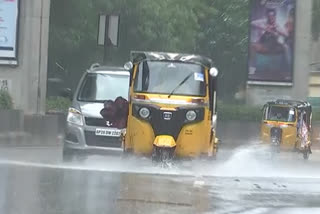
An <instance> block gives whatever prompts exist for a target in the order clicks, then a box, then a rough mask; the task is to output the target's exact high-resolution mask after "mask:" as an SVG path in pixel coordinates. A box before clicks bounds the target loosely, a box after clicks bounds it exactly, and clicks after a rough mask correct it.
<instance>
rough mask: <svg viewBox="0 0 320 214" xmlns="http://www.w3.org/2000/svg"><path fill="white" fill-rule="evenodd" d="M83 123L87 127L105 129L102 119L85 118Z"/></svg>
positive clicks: (105, 125) (104, 122)
mask: <svg viewBox="0 0 320 214" xmlns="http://www.w3.org/2000/svg"><path fill="white" fill-rule="evenodd" d="M85 121H86V125H87V126H101V127H107V124H106V121H105V120H104V119H103V118H94V117H86V118H85Z"/></svg>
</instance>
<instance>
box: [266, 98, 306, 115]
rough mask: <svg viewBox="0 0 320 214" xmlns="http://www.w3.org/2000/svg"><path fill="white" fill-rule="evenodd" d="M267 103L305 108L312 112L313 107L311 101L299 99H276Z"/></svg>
mask: <svg viewBox="0 0 320 214" xmlns="http://www.w3.org/2000/svg"><path fill="white" fill-rule="evenodd" d="M267 105H283V106H288V107H293V108H297V109H304V110H306V111H307V112H311V111H312V108H311V105H310V103H308V102H305V101H299V100H276V101H272V102H267Z"/></svg>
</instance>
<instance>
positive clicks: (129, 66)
mask: <svg viewBox="0 0 320 214" xmlns="http://www.w3.org/2000/svg"><path fill="white" fill-rule="evenodd" d="M123 67H124V69H126V70H128V71H130V73H131V70H132V68H133V63H132V62H131V61H129V62H127V63H126V64H124V66H123Z"/></svg>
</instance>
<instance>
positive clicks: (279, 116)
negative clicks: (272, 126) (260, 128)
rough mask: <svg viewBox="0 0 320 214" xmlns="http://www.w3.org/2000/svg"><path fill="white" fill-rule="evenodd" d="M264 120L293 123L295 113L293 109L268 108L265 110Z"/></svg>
mask: <svg viewBox="0 0 320 214" xmlns="http://www.w3.org/2000/svg"><path fill="white" fill-rule="evenodd" d="M264 119H265V120H271V121H281V122H295V121H296V112H295V109H294V108H290V107H282V106H268V107H267V108H266V110H265V115H264Z"/></svg>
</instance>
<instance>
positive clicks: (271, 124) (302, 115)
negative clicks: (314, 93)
mask: <svg viewBox="0 0 320 214" xmlns="http://www.w3.org/2000/svg"><path fill="white" fill-rule="evenodd" d="M311 120H312V108H311V105H310V104H309V103H308V102H303V101H295V100H276V101H274V102H268V103H267V104H265V105H264V108H263V119H262V124H261V139H262V141H263V142H264V143H269V144H271V146H272V148H273V152H280V151H288V150H294V151H297V152H300V153H302V154H303V158H304V159H308V158H309V155H310V154H311V153H312V152H311V145H312V143H311V128H312V127H311Z"/></svg>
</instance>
